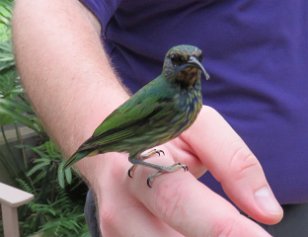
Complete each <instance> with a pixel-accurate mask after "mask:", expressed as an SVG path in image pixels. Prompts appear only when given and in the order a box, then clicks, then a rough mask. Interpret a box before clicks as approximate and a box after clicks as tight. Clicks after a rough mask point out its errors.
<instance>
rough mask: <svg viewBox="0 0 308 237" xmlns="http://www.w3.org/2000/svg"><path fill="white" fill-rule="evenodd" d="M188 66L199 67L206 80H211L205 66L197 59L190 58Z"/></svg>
mask: <svg viewBox="0 0 308 237" xmlns="http://www.w3.org/2000/svg"><path fill="white" fill-rule="evenodd" d="M188 65H193V66H196V67H198V68H199V69H200V70H201V71H202V72H203V73H204V76H205V79H206V80H208V79H210V75H209V74H208V73H207V72H206V70H205V69H204V67H203V65H202V64H201V62H200V61H199V60H198V59H197V58H196V57H194V56H190V57H189V60H188Z"/></svg>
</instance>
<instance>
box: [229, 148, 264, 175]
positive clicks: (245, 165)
mask: <svg viewBox="0 0 308 237" xmlns="http://www.w3.org/2000/svg"><path fill="white" fill-rule="evenodd" d="M236 147H237V148H236V149H235V150H234V153H233V154H232V155H231V159H230V163H229V170H230V172H231V175H232V176H233V177H235V178H236V179H242V178H243V177H247V175H249V174H255V173H256V172H257V173H259V172H260V171H261V170H262V169H261V165H260V163H259V162H258V160H257V158H256V157H255V156H254V154H253V153H252V151H251V150H250V149H249V148H248V147H247V146H243V145H239V146H236Z"/></svg>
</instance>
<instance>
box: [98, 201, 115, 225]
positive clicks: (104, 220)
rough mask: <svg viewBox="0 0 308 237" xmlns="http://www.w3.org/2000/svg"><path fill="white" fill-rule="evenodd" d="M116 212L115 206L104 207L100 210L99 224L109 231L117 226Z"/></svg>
mask: <svg viewBox="0 0 308 237" xmlns="http://www.w3.org/2000/svg"><path fill="white" fill-rule="evenodd" d="M116 219H117V217H116V211H115V208H113V205H102V206H101V207H100V210H99V222H100V224H101V226H102V228H103V229H105V230H107V229H108V228H112V227H113V226H115V225H116Z"/></svg>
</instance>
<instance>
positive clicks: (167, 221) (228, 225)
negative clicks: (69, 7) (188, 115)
mask: <svg viewBox="0 0 308 237" xmlns="http://www.w3.org/2000/svg"><path fill="white" fill-rule="evenodd" d="M159 149H162V150H164V152H165V154H166V156H165V158H163V159H157V158H150V159H149V162H151V163H159V164H162V163H163V164H166V165H170V164H173V163H174V161H177V162H182V163H185V164H187V165H188V167H189V170H190V172H191V173H189V172H181V171H178V172H175V173H171V174H166V175H162V176H159V177H157V178H156V179H155V180H154V183H153V187H152V188H151V189H150V188H148V186H147V185H146V178H147V177H148V175H150V174H152V173H153V170H151V169H149V168H145V167H138V168H137V169H136V171H135V173H134V178H133V179H132V180H131V179H129V178H128V177H127V170H128V168H129V167H130V163H128V162H123V160H124V159H125V155H123V154H119V153H109V154H105V155H103V156H105V157H104V158H103V159H106V162H104V165H103V166H101V167H97V169H98V170H100V174H101V175H100V177H98V180H97V182H96V185H94V187H92V188H93V190H94V192H95V194H96V200H97V205H98V209H99V217H98V219H99V222H100V226H101V230H102V234H103V236H104V237H109V236H112V237H121V236H142V237H143V236H147V237H152V236H153V237H154V236H168V237H169V236H170V237H177V236H187V237H198V236H203V237H204V236H211V237H215V236H217V237H218V236H228V237H232V236H234V237H241V236H251V237H254V236H256V237H257V236H258V237H261V236H264V237H266V236H270V235H269V234H267V233H266V232H265V231H264V230H262V228H261V227H259V226H258V225H257V224H256V223H254V222H253V221H251V220H249V219H248V218H246V217H244V216H243V215H241V214H240V213H239V212H238V210H237V209H236V208H235V207H233V206H232V204H230V203H229V202H228V201H226V200H225V199H223V198H222V197H220V196H219V195H217V194H215V193H214V192H212V191H211V190H210V189H209V188H207V187H206V186H205V185H203V184H202V183H200V182H199V181H198V180H197V179H196V178H195V177H200V176H201V175H202V174H203V173H204V172H205V171H206V170H209V171H210V172H211V173H212V174H213V175H214V177H215V178H216V179H217V180H218V181H219V182H220V183H221V184H222V186H223V188H224V190H225V192H226V193H227V195H228V196H229V197H230V199H231V200H232V201H233V202H234V203H235V204H236V205H237V206H238V207H239V208H240V209H241V210H243V211H244V212H246V213H247V214H248V215H249V216H250V217H252V218H254V219H255V220H257V221H259V222H262V223H266V224H274V223H277V222H278V221H280V219H281V218H282V209H281V208H280V206H279V205H278V203H277V202H276V200H275V198H274V195H273V194H272V191H271V190H270V188H269V185H268V183H267V181H266V178H265V176H264V173H263V171H262V168H261V166H260V164H259V162H258V161H257V159H256V157H255V156H254V155H253V154H252V153H251V151H250V150H249V149H248V147H247V146H246V145H245V144H244V142H243V141H242V140H241V139H240V137H239V136H238V135H237V134H236V133H235V132H234V131H233V130H232V128H231V127H230V126H229V125H228V124H227V123H226V121H225V120H224V119H223V118H222V117H221V116H220V115H219V114H218V113H217V112H216V111H215V110H213V109H211V108H209V107H206V106H204V107H203V108H202V110H201V112H200V114H199V116H198V118H197V120H196V122H195V123H194V124H193V125H192V127H191V128H189V129H188V130H187V131H186V132H184V133H183V134H182V135H181V136H180V137H179V138H177V139H174V140H172V141H171V142H169V143H166V144H164V145H162V146H160V147H159ZM96 159H97V158H96ZM125 160H126V159H125ZM154 172H155V171H154Z"/></svg>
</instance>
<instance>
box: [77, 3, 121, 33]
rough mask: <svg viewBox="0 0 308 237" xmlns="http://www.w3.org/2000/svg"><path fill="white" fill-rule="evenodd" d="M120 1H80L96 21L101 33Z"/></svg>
mask: <svg viewBox="0 0 308 237" xmlns="http://www.w3.org/2000/svg"><path fill="white" fill-rule="evenodd" d="M121 1H122V0H80V2H81V3H82V4H83V5H84V6H85V7H86V8H88V9H89V10H90V11H91V12H92V13H93V14H94V16H95V17H96V18H97V19H98V21H99V23H100V25H101V27H102V32H105V30H106V27H107V25H108V22H109V21H110V19H111V18H112V16H113V15H114V13H115V11H116V10H117V8H118V7H119V5H120V3H121Z"/></svg>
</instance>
